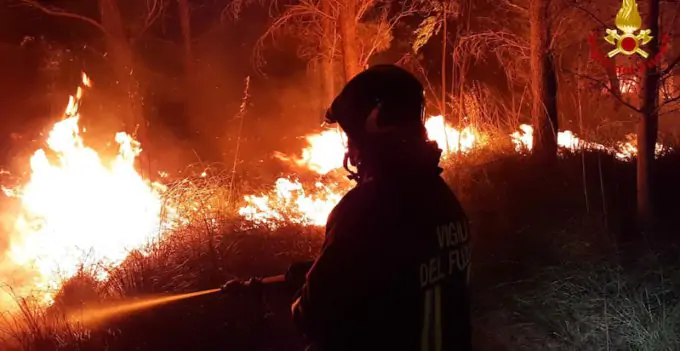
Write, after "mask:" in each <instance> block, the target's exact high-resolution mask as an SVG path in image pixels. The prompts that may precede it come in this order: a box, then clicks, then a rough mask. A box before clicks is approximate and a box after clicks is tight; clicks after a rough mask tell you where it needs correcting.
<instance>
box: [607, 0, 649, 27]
mask: <svg viewBox="0 0 680 351" xmlns="http://www.w3.org/2000/svg"><path fill="white" fill-rule="evenodd" d="M614 23H615V24H616V28H618V29H619V30H620V31H622V32H623V33H625V34H633V32H635V31H636V30H638V29H640V27H642V17H640V12H638V8H637V3H636V2H635V0H623V3H622V4H621V9H619V12H618V13H617V14H616V21H615V22H614Z"/></svg>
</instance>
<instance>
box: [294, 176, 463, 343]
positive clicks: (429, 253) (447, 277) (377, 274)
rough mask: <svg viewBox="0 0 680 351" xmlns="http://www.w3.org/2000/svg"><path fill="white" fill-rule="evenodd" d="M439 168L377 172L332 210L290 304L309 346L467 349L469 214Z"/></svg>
mask: <svg viewBox="0 0 680 351" xmlns="http://www.w3.org/2000/svg"><path fill="white" fill-rule="evenodd" d="M440 172H441V169H439V168H438V167H436V164H435V166H434V167H413V168H411V169H407V170H402V172H399V173H393V174H386V173H385V174H384V175H383V176H381V175H377V176H376V177H375V178H373V179H372V180H369V181H366V182H363V183H362V184H360V185H359V186H357V187H356V188H354V189H353V190H351V191H350V192H349V193H348V194H347V195H345V197H344V198H343V199H342V200H341V201H340V203H339V204H338V205H337V206H336V207H335V209H334V210H333V211H332V213H331V214H330V216H329V218H328V223H327V227H326V239H325V243H324V245H323V249H322V252H321V255H320V256H319V257H318V259H317V260H316V261H315V262H314V264H313V266H312V268H311V269H310V271H309V272H308V274H307V280H306V282H305V284H304V285H303V287H302V289H301V291H300V296H299V298H298V300H297V301H296V302H295V303H294V305H293V318H294V320H295V322H296V324H297V326H298V327H299V329H300V330H301V331H302V332H303V333H304V334H305V335H306V337H307V338H308V340H309V341H310V343H311V344H312V346H311V347H310V348H311V349H313V350H323V351H329V350H348V351H349V350H352V351H358V350H404V351H411V350H412V351H440V350H441V351H443V350H470V349H471V345H470V343H471V341H470V338H471V326H470V311H469V301H468V292H467V280H468V277H469V262H470V246H469V237H470V236H469V229H468V222H467V219H466V216H465V214H464V212H463V210H462V208H461V206H460V204H459V202H458V200H457V199H456V197H455V196H454V194H453V192H452V191H451V190H450V189H449V187H448V186H447V184H446V183H445V182H444V180H443V179H442V178H441V177H440V175H439V173H440Z"/></svg>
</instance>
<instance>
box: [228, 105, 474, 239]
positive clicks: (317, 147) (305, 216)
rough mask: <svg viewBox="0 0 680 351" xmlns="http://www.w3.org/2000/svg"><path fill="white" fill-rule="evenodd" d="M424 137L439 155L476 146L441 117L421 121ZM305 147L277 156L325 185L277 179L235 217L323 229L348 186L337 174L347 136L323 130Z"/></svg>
mask: <svg viewBox="0 0 680 351" xmlns="http://www.w3.org/2000/svg"><path fill="white" fill-rule="evenodd" d="M425 128H426V129H427V135H428V136H429V138H430V139H431V140H434V141H436V142H437V145H438V146H439V147H440V148H441V149H442V151H443V155H444V156H446V155H448V154H451V153H455V152H461V153H467V152H469V151H471V150H473V149H474V148H475V147H476V146H478V145H479V144H480V137H479V133H478V132H477V131H476V130H475V129H474V128H473V127H472V126H467V127H465V128H463V129H462V130H460V131H459V130H458V129H456V128H454V127H452V126H451V125H449V124H448V123H446V121H445V120H444V117H443V116H432V117H430V118H428V119H427V120H426V121H425ZM306 139H307V142H308V144H309V146H308V147H306V148H305V149H303V150H302V155H301V156H300V157H298V158H294V157H293V158H291V157H288V156H285V155H278V158H279V159H281V160H284V161H291V162H293V163H294V164H296V165H297V166H302V167H305V168H307V169H309V170H311V171H313V172H316V173H318V174H322V175H327V176H326V178H327V179H328V181H326V183H321V182H317V183H315V184H314V187H313V188H311V189H307V190H305V188H304V186H303V185H302V184H301V183H300V182H299V181H297V180H291V179H288V178H279V179H278V180H277V181H276V183H275V185H274V188H273V190H272V191H271V193H269V194H261V195H247V196H245V197H244V200H245V203H246V204H245V205H244V206H243V207H241V209H240V210H239V214H241V216H243V217H244V218H246V219H247V220H249V221H250V222H253V223H255V224H258V225H265V226H268V227H270V228H276V227H277V226H279V225H280V224H281V223H285V222H292V223H298V224H307V225H316V226H323V225H325V224H326V219H327V217H328V215H329V214H330V212H331V210H332V209H333V207H335V205H336V204H337V203H338V202H339V201H340V199H341V198H342V195H343V194H345V193H346V192H347V191H348V190H349V189H350V188H351V187H352V184H351V183H350V182H349V181H348V180H347V178H345V177H343V176H342V175H340V174H338V173H332V172H333V171H335V170H339V169H341V168H342V161H343V158H344V155H345V152H346V150H347V148H346V144H347V137H346V136H345V135H344V133H342V132H341V131H339V130H336V129H333V130H325V131H323V132H321V133H318V134H312V135H308V136H307V137H306Z"/></svg>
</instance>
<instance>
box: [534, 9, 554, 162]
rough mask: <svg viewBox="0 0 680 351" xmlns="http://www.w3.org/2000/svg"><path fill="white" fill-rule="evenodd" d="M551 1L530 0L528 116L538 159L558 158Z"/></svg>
mask: <svg viewBox="0 0 680 351" xmlns="http://www.w3.org/2000/svg"><path fill="white" fill-rule="evenodd" d="M550 2H551V0H531V4H530V6H529V21H530V48H531V53H530V55H531V59H530V62H531V91H532V97H533V101H532V104H533V105H532V108H531V116H532V118H533V124H534V139H533V150H534V152H535V153H536V154H537V155H538V156H539V157H541V158H546V159H553V158H555V157H556V156H557V127H558V124H557V77H556V74H555V64H554V62H553V55H552V52H551V39H552V36H551V31H550V23H549V12H548V10H549V8H550Z"/></svg>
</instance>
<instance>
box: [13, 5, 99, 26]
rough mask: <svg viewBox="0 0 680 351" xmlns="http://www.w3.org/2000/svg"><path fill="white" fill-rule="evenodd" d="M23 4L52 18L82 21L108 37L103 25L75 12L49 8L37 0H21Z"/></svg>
mask: <svg viewBox="0 0 680 351" xmlns="http://www.w3.org/2000/svg"><path fill="white" fill-rule="evenodd" d="M19 1H20V2H21V3H23V4H25V5H27V6H30V7H32V8H34V9H36V10H39V11H41V12H43V13H45V14H48V15H50V16H56V17H65V18H73V19H77V20H80V21H83V22H85V23H88V24H90V25H91V26H93V27H95V28H97V29H99V30H100V31H101V32H102V33H104V34H106V35H108V33H107V31H106V28H104V26H102V25H101V23H99V22H97V21H95V20H94V19H92V18H90V17H87V16H83V15H80V14H77V13H73V12H68V11H65V10H62V9H59V8H54V7H47V6H45V5H42V4H40V3H39V2H38V1H37V0H19Z"/></svg>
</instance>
